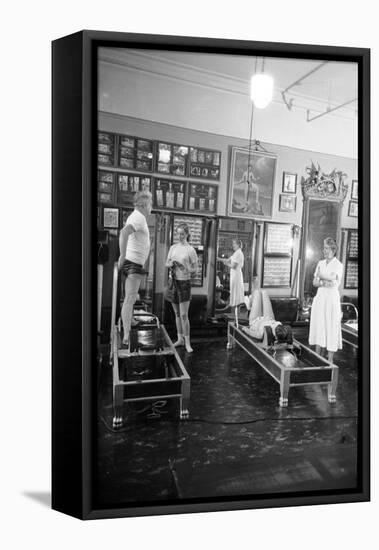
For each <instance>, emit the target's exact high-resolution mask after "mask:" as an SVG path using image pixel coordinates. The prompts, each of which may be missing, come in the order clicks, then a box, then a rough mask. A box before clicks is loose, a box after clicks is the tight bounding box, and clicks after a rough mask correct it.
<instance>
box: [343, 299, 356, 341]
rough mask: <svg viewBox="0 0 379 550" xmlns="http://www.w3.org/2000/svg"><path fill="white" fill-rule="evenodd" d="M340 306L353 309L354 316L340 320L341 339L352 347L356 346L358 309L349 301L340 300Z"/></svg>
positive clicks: (349, 309)
mask: <svg viewBox="0 0 379 550" xmlns="http://www.w3.org/2000/svg"><path fill="white" fill-rule="evenodd" d="M341 307H346V309H347V310H348V311H353V313H354V317H353V318H351V319H346V320H345V321H342V326H341V328H342V340H343V342H345V343H346V344H350V345H351V346H352V347H353V348H357V347H358V309H357V308H356V307H355V305H354V304H352V303H351V302H341Z"/></svg>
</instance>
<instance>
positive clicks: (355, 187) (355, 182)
mask: <svg viewBox="0 0 379 550" xmlns="http://www.w3.org/2000/svg"><path fill="white" fill-rule="evenodd" d="M351 198H352V199H353V200H358V180H353V181H352V182H351Z"/></svg>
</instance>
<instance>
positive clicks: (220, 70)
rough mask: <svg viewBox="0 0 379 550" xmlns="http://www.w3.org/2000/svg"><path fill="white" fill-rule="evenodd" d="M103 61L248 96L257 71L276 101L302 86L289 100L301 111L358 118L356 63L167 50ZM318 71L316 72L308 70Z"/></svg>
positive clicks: (115, 52)
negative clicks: (271, 80)
mask: <svg viewBox="0 0 379 550" xmlns="http://www.w3.org/2000/svg"><path fill="white" fill-rule="evenodd" d="M100 59H103V60H107V61H110V62H116V63H119V64H122V65H126V66H129V67H131V66H133V67H134V68H138V67H139V68H140V69H141V70H145V71H150V72H152V73H156V72H157V71H159V73H160V74H165V75H166V76H172V77H176V78H177V77H178V76H180V75H182V77H183V74H184V73H183V71H185V78H186V79H188V80H189V81H191V82H195V83H202V82H204V79H206V83H207V85H208V86H212V84H213V85H214V86H215V87H220V85H221V86H223V87H226V88H230V87H232V88H233V91H234V92H235V91H236V88H238V87H239V89H240V91H241V93H246V92H248V87H249V81H250V77H251V75H252V74H254V72H255V69H256V67H257V69H258V72H260V71H261V70H262V62H263V63H264V72H266V73H267V74H270V75H271V76H272V77H273V78H274V86H275V95H274V100H275V101H278V102H283V98H282V95H281V92H282V91H283V90H285V89H286V88H288V87H289V86H291V85H292V84H293V83H295V82H296V81H298V80H299V79H302V78H303V77H304V79H303V80H302V82H301V83H299V84H298V85H296V86H294V87H293V88H291V89H290V90H289V91H288V92H287V94H286V98H287V100H289V99H293V105H294V107H297V108H304V109H311V112H310V116H314V115H316V114H319V113H322V112H324V111H325V110H326V109H328V108H335V107H339V106H340V105H342V104H345V103H346V102H351V103H349V104H348V105H346V106H344V107H343V108H341V109H337V110H336V111H334V116H346V117H348V118H353V117H354V118H355V117H356V115H357V102H356V101H353V100H356V98H357V94H358V70H357V64H356V63H348V62H338V63H337V62H330V61H329V62H327V63H326V64H323V65H322V66H321V67H320V65H321V63H322V62H321V61H319V60H301V59H288V58H287V59H286V58H274V57H271V58H269V57H266V58H264V61H263V58H262V57H259V58H256V57H249V56H232V55H218V54H203V53H200V54H197V53H196V54H194V53H186V52H169V51H165V50H159V51H154V50H131V49H118V48H117V49H111V48H107V49H104V50H102V51H101V53H100ZM317 67H320V68H319V69H318V70H316V71H315V72H314V73H313V74H310V75H309V76H306V75H307V74H308V73H309V72H310V71H312V70H314V69H316V68H317Z"/></svg>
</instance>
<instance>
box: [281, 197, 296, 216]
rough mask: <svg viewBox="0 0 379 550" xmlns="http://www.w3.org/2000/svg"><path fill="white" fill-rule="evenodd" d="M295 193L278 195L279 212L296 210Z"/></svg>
mask: <svg viewBox="0 0 379 550" xmlns="http://www.w3.org/2000/svg"><path fill="white" fill-rule="evenodd" d="M296 201H297V197H296V195H288V194H284V193H281V194H280V195H279V212H296Z"/></svg>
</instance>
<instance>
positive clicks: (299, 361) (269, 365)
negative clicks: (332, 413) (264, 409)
mask: <svg viewBox="0 0 379 550" xmlns="http://www.w3.org/2000/svg"><path fill="white" fill-rule="evenodd" d="M235 345H238V346H239V347H240V348H242V349H243V350H244V351H245V352H246V353H247V354H248V355H249V357H251V359H253V361H254V362H255V363H257V364H258V365H260V366H261V367H262V368H263V369H264V370H265V371H266V372H267V373H268V374H269V375H270V376H271V377H272V378H273V379H274V380H275V381H276V382H277V383H278V384H279V386H280V398H279V405H280V406H281V407H287V405H288V393H289V390H290V388H291V387H294V386H308V385H318V386H327V388H328V401H329V403H335V402H336V389H337V382H338V367H337V365H334V364H332V363H329V361H327V360H326V359H325V358H324V357H320V356H319V355H318V354H316V353H315V352H314V351H312V350H311V349H309V348H308V347H306V346H304V345H303V344H301V343H300V342H298V341H296V340H294V347H295V348H296V349H295V350H294V351H296V353H292V352H291V351H287V350H285V349H282V350H280V349H275V348H267V349H266V348H265V346H264V345H263V343H262V342H261V341H259V340H257V339H255V338H253V337H252V336H250V335H248V334H247V333H246V332H245V331H243V330H242V328H240V327H236V325H235V324H234V323H229V324H228V349H231V350H232V349H233V347H234V346H235Z"/></svg>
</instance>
